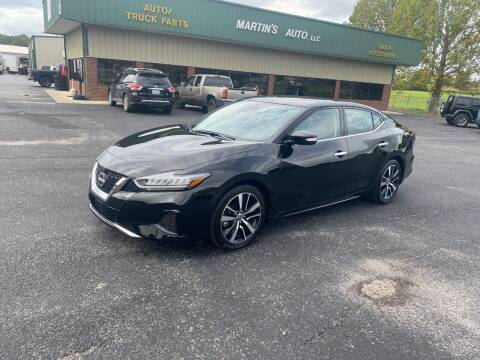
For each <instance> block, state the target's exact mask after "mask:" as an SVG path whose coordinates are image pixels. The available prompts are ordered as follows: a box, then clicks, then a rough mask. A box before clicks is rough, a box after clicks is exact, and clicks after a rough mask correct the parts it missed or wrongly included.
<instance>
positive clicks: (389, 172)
mask: <svg viewBox="0 0 480 360" xmlns="http://www.w3.org/2000/svg"><path fill="white" fill-rule="evenodd" d="M401 181H402V167H401V165H400V163H399V162H398V161H397V160H390V161H389V162H388V163H386V164H385V165H384V166H383V168H382V170H381V171H380V172H379V174H378V177H377V180H376V182H375V185H374V187H373V189H372V190H371V192H370V194H368V198H369V199H370V200H372V201H375V202H376V203H379V204H388V203H390V202H391V201H392V200H393V199H394V198H395V196H396V195H397V192H398V188H399V187H400V183H401Z"/></svg>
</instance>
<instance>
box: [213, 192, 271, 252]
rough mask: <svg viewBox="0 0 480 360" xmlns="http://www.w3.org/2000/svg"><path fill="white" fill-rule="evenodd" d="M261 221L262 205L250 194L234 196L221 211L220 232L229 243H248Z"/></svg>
mask: <svg viewBox="0 0 480 360" xmlns="http://www.w3.org/2000/svg"><path fill="white" fill-rule="evenodd" d="M261 220H262V205H261V203H260V200H259V199H258V198H257V197H256V196H255V195H254V194H252V193H240V194H237V195H235V196H234V197H233V198H232V199H230V201H229V202H228V203H227V205H226V206H225V208H224V209H223V212H222V216H221V218H220V232H221V234H222V236H223V238H224V239H225V240H226V241H227V242H229V243H231V244H238V243H243V242H248V241H249V240H250V239H251V238H252V237H253V236H254V235H255V233H256V232H257V229H258V226H259V224H261Z"/></svg>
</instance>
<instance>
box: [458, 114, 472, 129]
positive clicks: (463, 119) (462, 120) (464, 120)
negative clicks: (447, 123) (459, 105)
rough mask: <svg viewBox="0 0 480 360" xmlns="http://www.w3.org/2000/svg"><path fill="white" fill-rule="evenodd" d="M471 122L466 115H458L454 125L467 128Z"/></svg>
mask: <svg viewBox="0 0 480 360" xmlns="http://www.w3.org/2000/svg"><path fill="white" fill-rule="evenodd" d="M469 122H470V116H468V115H467V114H465V113H461V114H458V115H457V116H455V119H454V125H455V126H457V127H466V126H467V125H468V123H469Z"/></svg>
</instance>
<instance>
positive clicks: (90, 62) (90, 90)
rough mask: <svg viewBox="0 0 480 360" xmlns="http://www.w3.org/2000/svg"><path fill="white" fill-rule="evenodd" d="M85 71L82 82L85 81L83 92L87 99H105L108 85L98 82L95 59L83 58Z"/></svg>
mask: <svg viewBox="0 0 480 360" xmlns="http://www.w3.org/2000/svg"><path fill="white" fill-rule="evenodd" d="M84 61H85V62H86V73H85V74H84V82H86V86H85V91H84V94H85V96H86V97H87V99H88V100H107V96H108V85H103V84H99V83H98V71H97V59H96V58H85V59H84Z"/></svg>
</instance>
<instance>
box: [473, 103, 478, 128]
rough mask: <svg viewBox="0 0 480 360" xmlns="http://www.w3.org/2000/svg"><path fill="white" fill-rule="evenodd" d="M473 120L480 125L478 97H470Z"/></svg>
mask: <svg viewBox="0 0 480 360" xmlns="http://www.w3.org/2000/svg"><path fill="white" fill-rule="evenodd" d="M472 112H473V122H474V123H475V124H477V125H478V126H480V99H472Z"/></svg>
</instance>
